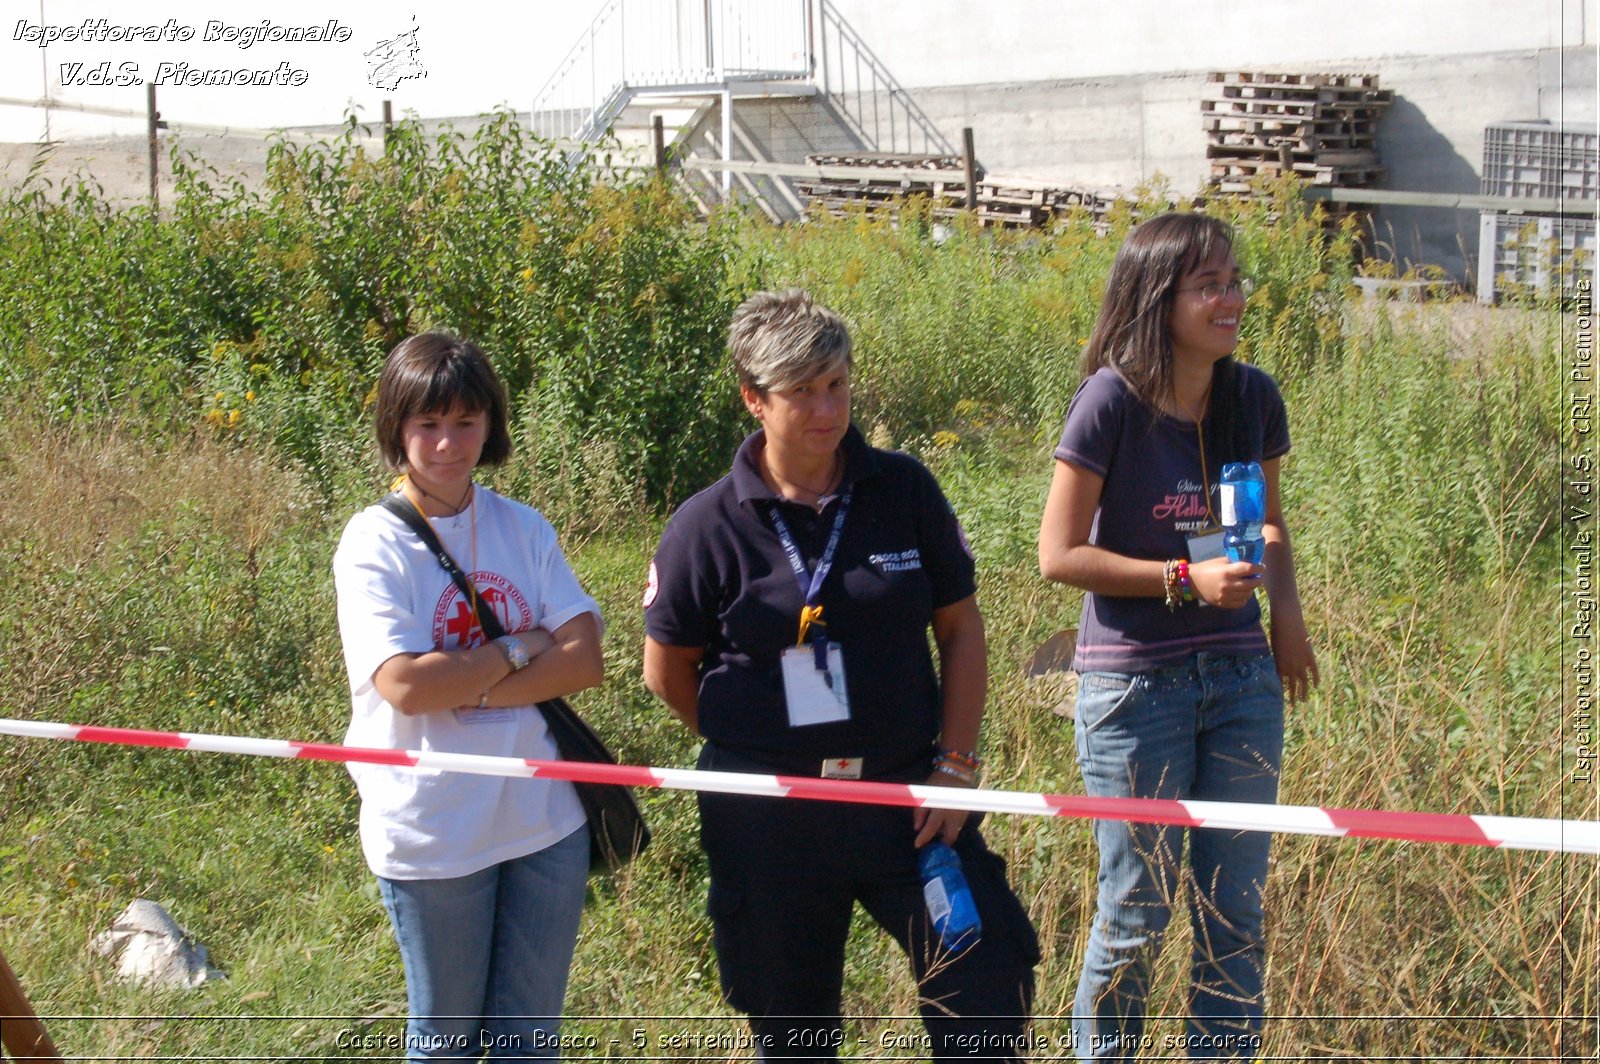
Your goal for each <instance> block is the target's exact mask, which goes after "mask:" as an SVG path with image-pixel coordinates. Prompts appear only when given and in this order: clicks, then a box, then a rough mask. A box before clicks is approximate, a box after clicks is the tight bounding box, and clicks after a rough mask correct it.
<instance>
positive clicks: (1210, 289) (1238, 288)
mask: <svg viewBox="0 0 1600 1064" xmlns="http://www.w3.org/2000/svg"><path fill="white" fill-rule="evenodd" d="M1255 290H1256V283H1255V282H1254V281H1252V280H1251V279H1250V278H1248V277H1241V278H1239V279H1238V280H1237V281H1233V282H1230V283H1229V284H1208V285H1201V286H1200V287H1199V288H1180V289H1178V291H1180V292H1199V293H1200V298H1201V299H1203V300H1205V301H1206V302H1207V303H1215V302H1217V301H1218V300H1219V299H1221V298H1222V297H1223V296H1225V295H1227V294H1228V293H1229V292H1237V293H1239V294H1240V295H1241V296H1244V297H1245V298H1246V299H1249V298H1250V293H1251V292H1254V291H1255Z"/></svg>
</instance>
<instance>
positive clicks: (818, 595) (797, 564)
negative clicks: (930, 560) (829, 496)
mask: <svg viewBox="0 0 1600 1064" xmlns="http://www.w3.org/2000/svg"><path fill="white" fill-rule="evenodd" d="M850 494H851V493H850V492H849V491H846V492H845V493H844V494H843V495H841V496H839V509H838V512H837V513H836V514H835V515H834V518H833V531H832V532H830V533H828V545H827V546H826V547H825V548H823V551H822V557H821V558H818V559H817V568H816V571H815V572H811V573H807V572H806V563H805V559H804V558H802V557H801V555H800V548H799V546H797V545H796V544H795V541H794V536H793V535H791V534H790V532H789V523H788V522H787V521H785V520H784V519H783V514H782V513H780V512H779V509H778V504H777V503H773V505H772V527H773V528H774V529H776V530H777V533H778V542H779V543H781V544H782V545H783V553H784V556H785V557H786V558H788V559H789V568H790V569H791V570H792V571H793V572H794V579H795V583H797V584H799V585H800V594H802V595H804V596H805V603H806V608H805V609H804V610H802V611H801V613H800V639H799V640H798V641H799V642H802V643H803V642H805V637H806V632H807V630H808V629H809V628H810V626H811V623H812V621H813V620H816V621H819V622H820V619H821V613H822V608H821V600H822V584H823V582H824V581H825V580H827V579H828V571H829V570H831V569H832V568H833V556H834V554H835V553H836V552H837V551H838V549H839V535H840V533H842V532H843V531H844V519H845V517H846V516H847V515H848V514H849V513H850ZM813 645H814V646H815V647H816V651H817V668H819V669H821V670H823V671H826V670H827V667H828V658H827V654H828V648H827V641H826V640H824V639H822V638H820V633H819V638H817V639H814V640H813Z"/></svg>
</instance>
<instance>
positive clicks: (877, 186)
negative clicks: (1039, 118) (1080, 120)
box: [795, 152, 1119, 229]
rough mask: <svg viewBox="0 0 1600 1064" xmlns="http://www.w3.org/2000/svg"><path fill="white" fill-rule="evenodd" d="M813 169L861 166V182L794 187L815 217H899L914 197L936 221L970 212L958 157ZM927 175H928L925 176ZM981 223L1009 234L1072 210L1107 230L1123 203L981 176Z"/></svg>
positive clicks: (848, 159) (878, 159)
mask: <svg viewBox="0 0 1600 1064" xmlns="http://www.w3.org/2000/svg"><path fill="white" fill-rule="evenodd" d="M806 162H807V163H809V164H811V165H813V166H829V167H836V166H848V167H861V168H863V170H864V172H863V174H862V176H861V177H860V178H859V179H851V178H840V177H830V178H819V179H816V180H802V181H797V182H796V183H795V188H796V189H797V190H798V191H800V192H801V193H802V194H803V195H805V196H806V197H808V198H809V200H810V210H811V211H812V213H813V214H826V215H831V216H833V217H835V218H837V217H842V216H843V215H846V214H848V213H850V212H851V211H853V210H861V209H865V210H868V211H888V212H890V213H891V214H895V213H897V212H898V211H899V209H900V204H901V203H902V202H903V201H904V200H905V198H906V197H909V196H917V195H921V196H926V197H928V199H929V200H930V201H931V203H932V213H933V216H934V217H936V218H949V217H952V216H954V215H957V214H960V213H961V212H962V211H964V210H965V209H966V202H967V179H966V174H965V172H964V171H963V169H962V160H961V157H960V156H958V155H886V154H881V153H876V152H855V153H851V154H848V155H840V154H835V155H808V156H806ZM871 167H893V168H898V169H906V170H918V171H921V172H922V173H919V174H916V175H907V176H905V177H903V178H884V177H882V176H880V175H876V174H873V173H871V172H870V171H869V170H868V168H871ZM924 174H925V175H926V176H924ZM977 177H978V189H977V195H976V197H975V199H976V200H977V205H978V210H977V216H978V224H980V225H982V226H985V227H989V226H997V227H1002V228H1010V229H1026V228H1038V227H1041V226H1044V225H1046V224H1048V223H1049V222H1050V220H1051V219H1052V218H1056V217H1062V216H1065V215H1067V214H1069V213H1071V212H1072V211H1073V210H1076V209H1082V210H1086V211H1088V213H1089V214H1090V216H1091V217H1092V218H1093V219H1094V221H1095V224H1096V225H1097V226H1100V227H1104V225H1105V222H1104V219H1105V216H1106V214H1107V212H1109V211H1110V210H1111V205H1112V204H1113V203H1115V202H1116V201H1117V199H1118V198H1119V197H1118V195H1117V193H1115V192H1106V191H1098V190H1092V189H1084V188H1058V187H1055V186H1052V185H1043V184H1036V183H1032V182H1026V181H1007V180H1004V179H996V180H993V181H990V180H985V179H984V174H983V171H982V170H981V169H980V170H979V171H978V174H977Z"/></svg>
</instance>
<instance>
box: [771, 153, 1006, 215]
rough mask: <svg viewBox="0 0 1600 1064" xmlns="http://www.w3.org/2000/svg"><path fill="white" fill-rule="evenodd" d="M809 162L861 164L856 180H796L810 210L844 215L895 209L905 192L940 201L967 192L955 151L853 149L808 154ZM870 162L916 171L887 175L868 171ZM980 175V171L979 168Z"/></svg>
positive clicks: (837, 164) (964, 176) (830, 164)
mask: <svg viewBox="0 0 1600 1064" xmlns="http://www.w3.org/2000/svg"><path fill="white" fill-rule="evenodd" d="M806 162H807V163H809V164H811V165H812V166H849V167H860V168H862V169H863V171H864V172H863V173H862V175H861V178H860V179H859V180H851V179H849V178H837V177H833V178H819V179H817V180H814V181H811V180H799V181H796V182H795V189H796V190H797V191H799V192H800V194H801V195H803V196H805V197H807V199H809V201H810V204H809V209H810V211H811V212H812V213H813V214H827V215H832V216H833V217H835V218H838V217H842V216H843V215H846V214H848V213H850V212H851V211H853V210H859V209H863V208H864V209H866V210H869V211H877V210H889V211H892V212H898V211H899V203H900V201H902V200H904V199H905V198H906V197H908V196H918V195H920V196H927V197H928V198H929V199H930V200H932V201H933V202H934V203H936V204H937V203H942V202H943V201H944V199H945V196H946V192H947V190H949V189H952V188H953V189H955V190H956V194H957V195H965V192H966V187H967V175H966V170H965V168H964V167H965V163H964V162H963V160H962V158H961V156H959V155H904V154H899V155H896V154H887V153H883V152H852V153H850V154H831V155H807V156H806ZM873 167H889V168H894V169H900V170H917V171H921V172H922V174H926V176H922V174H918V176H915V177H910V176H908V177H905V178H886V177H883V176H881V175H878V174H873V173H871V172H870V168H873ZM979 176H980V177H981V176H982V173H981V171H980V174H979Z"/></svg>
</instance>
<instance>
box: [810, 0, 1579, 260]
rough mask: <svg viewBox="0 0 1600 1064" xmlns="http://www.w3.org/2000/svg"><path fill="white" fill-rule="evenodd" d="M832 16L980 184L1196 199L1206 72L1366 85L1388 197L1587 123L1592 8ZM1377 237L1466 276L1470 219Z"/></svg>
mask: <svg viewBox="0 0 1600 1064" xmlns="http://www.w3.org/2000/svg"><path fill="white" fill-rule="evenodd" d="M830 4H831V7H832V10H833V11H834V12H835V13H836V15H837V17H839V18H841V19H843V21H844V22H845V23H847V24H848V25H849V26H850V28H851V29H853V30H855V31H856V32H857V33H858V34H859V35H860V37H861V39H862V40H863V41H864V42H865V44H866V46H867V47H868V48H870V49H871V51H872V54H873V55H874V56H875V57H876V58H877V60H878V61H879V62H881V63H882V64H883V65H884V66H885V67H887V68H888V70H889V71H890V72H891V73H893V75H894V76H895V78H896V79H898V80H899V81H900V82H901V84H902V85H905V86H907V87H908V88H910V89H911V95H912V96H913V97H914V98H915V100H916V102H917V103H918V104H919V105H920V106H921V108H922V109H923V110H924V111H925V112H926V113H927V115H928V116H929V118H930V119H932V120H933V122H934V123H935V124H936V125H937V126H938V127H939V129H940V130H941V131H942V132H943V133H944V134H945V135H946V136H947V137H948V138H950V139H951V140H952V141H957V142H958V138H959V134H960V130H961V128H962V127H963V126H971V127H972V128H973V129H974V131H975V137H976V143H977V150H978V155H979V158H980V159H981V160H982V162H983V164H984V165H985V166H986V167H987V168H988V170H989V172H990V173H991V174H995V175H1005V176H1011V177H1023V178H1033V179H1039V180H1046V181H1050V182H1053V183H1059V184H1065V185H1087V186H1091V187H1120V188H1131V187H1133V186H1135V185H1138V184H1140V183H1142V182H1145V181H1149V180H1151V179H1152V178H1155V177H1157V176H1161V177H1164V178H1166V179H1167V181H1168V182H1169V183H1170V184H1171V186H1172V188H1173V190H1174V191H1176V192H1179V193H1188V192H1193V191H1196V190H1197V189H1198V188H1199V186H1200V184H1201V182H1202V181H1203V180H1204V179H1205V177H1206V176H1207V173H1208V165H1207V162H1206V159H1205V136H1204V132H1203V130H1202V128H1201V124H1200V99H1201V96H1202V93H1203V89H1204V85H1205V76H1206V73H1207V72H1209V71H1217V70H1220V71H1228V70H1233V71H1243V70H1257V71H1293V72H1318V71H1347V72H1359V73H1375V74H1377V75H1379V77H1380V78H1381V83H1382V86H1383V87H1384V88H1387V89H1393V90H1394V91H1395V94H1396V98H1395V104H1394V106H1393V107H1391V108H1390V109H1389V111H1388V113H1387V115H1386V117H1385V119H1384V121H1383V122H1382V123H1381V124H1380V126H1379V136H1378V147H1379V152H1380V155H1381V157H1382V160H1383V163H1384V164H1385V165H1386V166H1387V167H1388V170H1389V173H1388V177H1387V180H1386V181H1384V182H1383V183H1382V185H1381V186H1380V187H1383V188H1388V189H1397V190H1406V191H1416V192H1463V193H1476V192H1477V191H1478V190H1479V184H1478V182H1479V177H1480V174H1479V168H1480V166H1481V163H1482V157H1483V129H1484V126H1486V125H1488V124H1490V123H1493V122H1502V121H1525V120H1529V119H1548V120H1551V121H1557V122H1566V123H1570V124H1575V125H1585V126H1588V127H1593V126H1594V125H1595V123H1596V118H1597V115H1596V73H1595V67H1596V63H1595V44H1596V28H1597V21H1600V20H1597V17H1596V9H1597V3H1596V0H1515V2H1507V0H1334V2H1326V3H1317V2H1314V0H1308V2H1298V3H1296V2H1284V0H1191V2H1169V0H1119V2H1118V3H1115V4H1106V5H1103V4H1095V5H1092V6H1091V5H1089V4H1086V3H1082V2H1081V0H1068V2H1062V0H1013V2H1011V3H1007V4H1005V5H994V6H991V7H987V8H984V9H983V13H982V14H981V15H978V14H976V13H975V10H974V5H973V4H971V3H970V2H968V0H830ZM823 22H824V24H826V19H824V20H823ZM832 46H834V42H833V41H832V40H831V39H828V38H826V37H825V38H824V41H823V47H824V48H828V47H832ZM1001 57H1003V62H1001V61H1000V59H1001ZM997 71H1003V72H1004V74H1005V80H999V79H997V78H996V77H995V74H996V72H997ZM1377 225H1378V229H1379V235H1380V237H1381V238H1382V239H1383V240H1384V242H1385V246H1384V247H1383V248H1381V249H1380V251H1381V253H1382V254H1384V255H1386V256H1390V257H1392V258H1394V259H1395V260H1397V261H1399V262H1400V263H1401V264H1402V265H1405V264H1408V263H1423V262H1426V263H1434V264H1438V265H1441V266H1443V267H1445V268H1446V269H1447V270H1449V271H1450V272H1451V273H1452V274H1454V275H1456V276H1458V277H1462V278H1467V277H1470V276H1471V271H1472V266H1473V260H1474V257H1475V255H1476V248H1477V239H1478V237H1477V234H1478V218H1477V214H1476V213H1475V212H1468V211H1456V210H1439V209H1422V208H1384V209H1382V210H1380V211H1378V212H1377Z"/></svg>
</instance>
